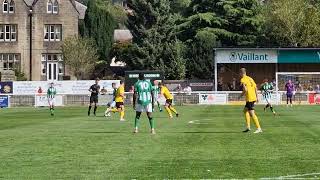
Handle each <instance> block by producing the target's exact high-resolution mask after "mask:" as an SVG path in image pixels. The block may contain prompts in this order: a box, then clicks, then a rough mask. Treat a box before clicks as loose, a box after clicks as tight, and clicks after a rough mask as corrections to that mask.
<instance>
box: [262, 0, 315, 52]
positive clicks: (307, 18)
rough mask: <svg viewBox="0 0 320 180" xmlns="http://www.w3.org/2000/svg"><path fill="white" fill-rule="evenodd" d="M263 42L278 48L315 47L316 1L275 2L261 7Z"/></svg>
mask: <svg viewBox="0 0 320 180" xmlns="http://www.w3.org/2000/svg"><path fill="white" fill-rule="evenodd" d="M264 17H265V35H264V39H263V41H262V43H261V44H262V45H264V43H268V44H272V45H276V46H282V47H298V46H299V47H319V46H320V10H319V3H318V2H317V1H310V0H290V1H287V0H277V1H268V2H267V3H266V4H265V11H264Z"/></svg>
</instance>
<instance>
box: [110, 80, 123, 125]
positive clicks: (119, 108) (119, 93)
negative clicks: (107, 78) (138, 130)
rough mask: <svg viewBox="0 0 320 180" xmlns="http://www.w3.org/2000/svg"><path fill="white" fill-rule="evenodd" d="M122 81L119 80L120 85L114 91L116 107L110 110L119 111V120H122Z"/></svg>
mask: <svg viewBox="0 0 320 180" xmlns="http://www.w3.org/2000/svg"><path fill="white" fill-rule="evenodd" d="M124 98H125V96H124V82H123V81H120V86H119V87H118V89H117V91H116V96H115V102H116V107H115V108H113V109H112V110H111V112H119V113H120V121H125V120H124Z"/></svg>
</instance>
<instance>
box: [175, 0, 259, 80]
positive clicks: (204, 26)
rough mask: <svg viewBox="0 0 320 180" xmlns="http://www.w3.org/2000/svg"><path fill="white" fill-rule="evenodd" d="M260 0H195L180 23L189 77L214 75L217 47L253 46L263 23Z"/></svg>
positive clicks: (210, 76) (180, 33) (207, 77)
mask: <svg viewBox="0 0 320 180" xmlns="http://www.w3.org/2000/svg"><path fill="white" fill-rule="evenodd" d="M259 10H260V4H259V2H258V0H241V1H239V0H193V1H192V2H191V3H190V5H189V7H188V8H187V10H186V12H185V13H184V14H183V15H184V20H183V21H181V22H180V23H179V25H178V29H179V36H178V37H179V39H180V40H182V41H183V42H185V43H186V46H187V47H189V49H188V50H187V52H188V54H187V77H189V78H201V79H203V78H205V79H209V78H210V79H211V78H213V70H212V69H213V67H212V65H213V59H214V54H213V49H214V48H215V47H235V46H237V47H252V46H255V45H256V40H257V37H258V36H259V34H260V33H261V29H262V28H261V27H262V23H263V19H262V16H261V15H260V13H259Z"/></svg>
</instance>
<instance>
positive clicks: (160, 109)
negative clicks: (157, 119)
mask: <svg viewBox="0 0 320 180" xmlns="http://www.w3.org/2000/svg"><path fill="white" fill-rule="evenodd" d="M157 104H158V108H159V111H160V112H161V111H162V108H161V106H160V103H159V102H157Z"/></svg>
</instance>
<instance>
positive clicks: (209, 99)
mask: <svg viewBox="0 0 320 180" xmlns="http://www.w3.org/2000/svg"><path fill="white" fill-rule="evenodd" d="M199 104H207V105H212V104H221V105H222V104H227V95H226V94H199Z"/></svg>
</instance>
